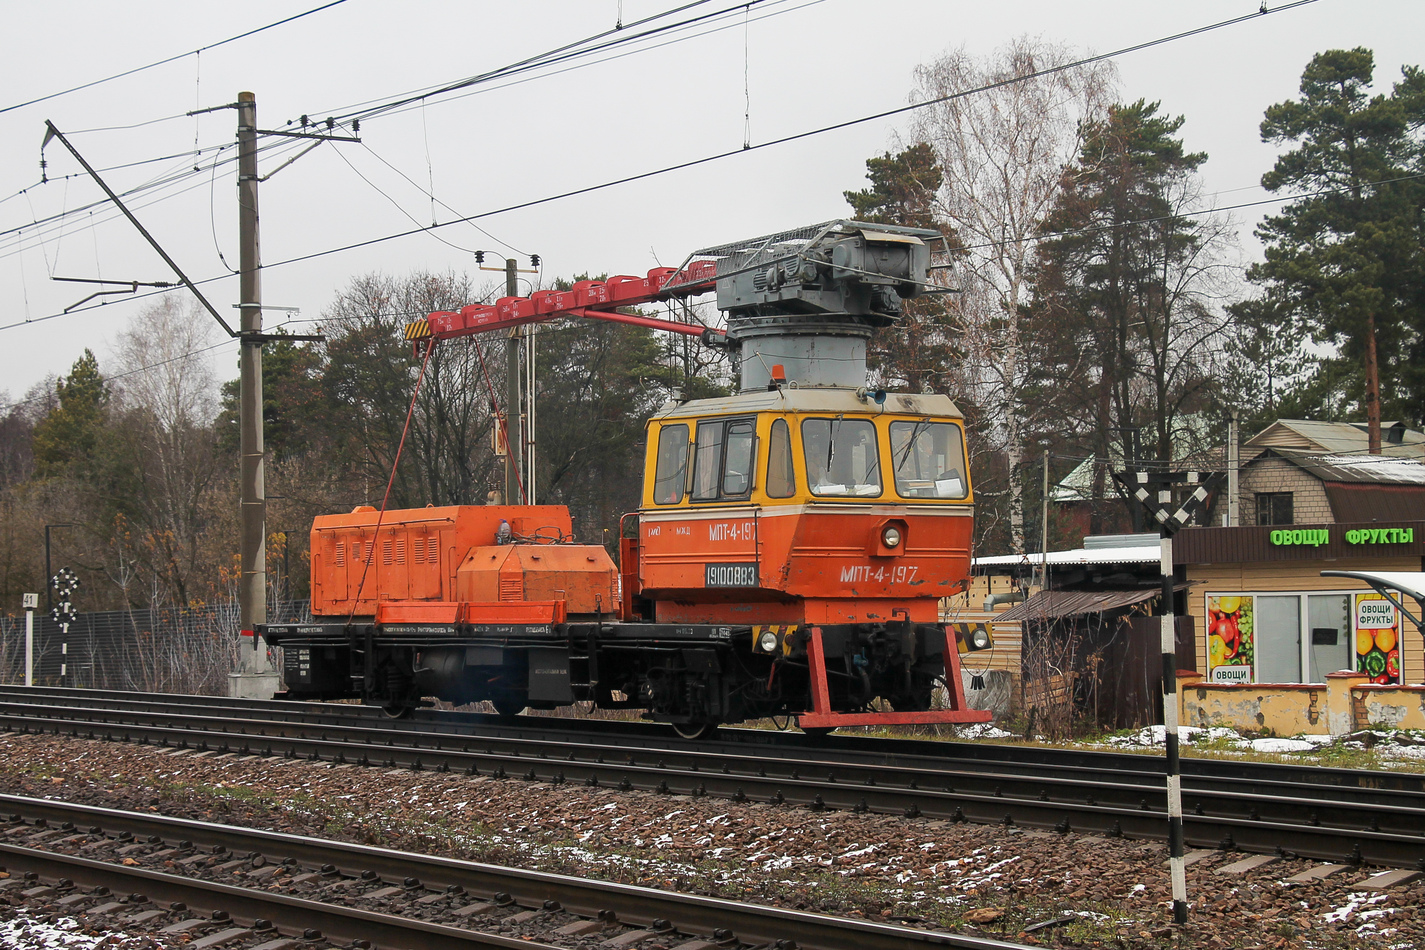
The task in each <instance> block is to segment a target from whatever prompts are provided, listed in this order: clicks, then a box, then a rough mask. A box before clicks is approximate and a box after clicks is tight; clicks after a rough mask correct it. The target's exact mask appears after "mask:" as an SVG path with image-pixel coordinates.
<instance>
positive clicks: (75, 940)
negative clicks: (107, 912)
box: [0, 910, 116, 950]
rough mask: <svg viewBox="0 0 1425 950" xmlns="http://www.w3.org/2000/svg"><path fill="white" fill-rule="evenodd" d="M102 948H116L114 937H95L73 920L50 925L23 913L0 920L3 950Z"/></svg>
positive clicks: (84, 949)
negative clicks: (4, 949)
mask: <svg viewBox="0 0 1425 950" xmlns="http://www.w3.org/2000/svg"><path fill="white" fill-rule="evenodd" d="M99 946H104V947H111V946H116V945H115V943H114V941H113V938H112V937H111V936H107V935H104V936H93V937H91V936H90V935H89V934H87V933H85V932H84V931H83V930H81V929H80V926H79V921H77V920H75V919H74V918H73V917H63V918H61V919H60V920H58V921H57V922H55V923H49V922H48V921H44V920H36V919H35V918H33V917H31V916H29V915H28V914H26V913H25V912H24V911H23V910H21V911H19V914H18V916H16V917H12V918H10V919H9V920H0V947H4V948H7V950H94V948H95V947H99Z"/></svg>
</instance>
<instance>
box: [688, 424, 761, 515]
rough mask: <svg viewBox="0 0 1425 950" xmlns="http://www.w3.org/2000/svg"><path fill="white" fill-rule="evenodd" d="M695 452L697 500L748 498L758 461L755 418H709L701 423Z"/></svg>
mask: <svg viewBox="0 0 1425 950" xmlns="http://www.w3.org/2000/svg"><path fill="white" fill-rule="evenodd" d="M695 439H696V446H695V449H694V455H693V491H692V495H691V497H692V500H693V501H727V500H734V499H741V498H746V497H748V496H749V495H750V494H751V492H752V472H753V466H754V465H755V464H756V461H757V440H756V436H755V434H754V432H753V422H752V420H751V419H733V420H725V419H709V420H706V421H702V422H699V423H698V432H697V436H696V437H695Z"/></svg>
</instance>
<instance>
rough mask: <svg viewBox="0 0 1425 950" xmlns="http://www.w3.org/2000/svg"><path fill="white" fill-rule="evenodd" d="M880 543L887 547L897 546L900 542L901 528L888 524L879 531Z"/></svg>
mask: <svg viewBox="0 0 1425 950" xmlns="http://www.w3.org/2000/svg"><path fill="white" fill-rule="evenodd" d="M881 543H882V544H884V545H885V546H886V547H888V548H898V547H900V544H901V529H900V528H897V527H896V526H895V525H893V524H888V525H886V527H885V528H884V529H883V530H882V531H881Z"/></svg>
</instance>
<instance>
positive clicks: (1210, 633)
mask: <svg viewBox="0 0 1425 950" xmlns="http://www.w3.org/2000/svg"><path fill="white" fill-rule="evenodd" d="M1255 600H1256V598H1254V597H1253V596H1251V595H1250V594H1245V595H1240V594H1218V595H1212V596H1209V597H1208V598H1207V681H1208V682H1209V683H1251V682H1253V681H1254V680H1255V675H1256V674H1255V669H1256V668H1255V666H1254V663H1253V661H1254V660H1255V658H1256V649H1255V643H1256V641H1255V639H1254V637H1253V636H1252V630H1253V614H1254V613H1255V610H1254V608H1255V606H1256V605H1255Z"/></svg>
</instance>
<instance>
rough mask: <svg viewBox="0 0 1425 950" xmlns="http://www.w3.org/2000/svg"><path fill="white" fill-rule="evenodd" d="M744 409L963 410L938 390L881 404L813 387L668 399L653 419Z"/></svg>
mask: <svg viewBox="0 0 1425 950" xmlns="http://www.w3.org/2000/svg"><path fill="white" fill-rule="evenodd" d="M743 412H835V413H843V412H844V413H876V412H893V413H897V414H901V413H904V414H908V415H916V416H948V417H950V418H952V419H959V418H961V416H960V410H959V409H958V408H956V406H955V403H954V402H953V401H952V400H951V399H950V397H949V396H944V395H940V394H939V393H890V394H888V395H887V396H886V401H885V403H884V404H882V405H879V406H878V405H877V404H876V402H875V400H874V399H873V398H872V397H871V396H870V395H869V394H868V395H866V396H865V397H862V396H859V395H857V390H854V389H830V388H812V387H807V388H805V389H792V388H789V387H783V388H782V389H780V390H766V391H761V392H750V393H738V394H737V395H734V396H719V397H716V398H713V399H690V400H687V401H686V402H667V403H665V404H664V405H663V407H662V408H661V409H659V410H658V411H657V412H656V413H654V414H653V419H652V420H650V421H655V422H661V421H663V420H665V419H688V418H697V417H700V416H715V415H732V414H734V413H743Z"/></svg>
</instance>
